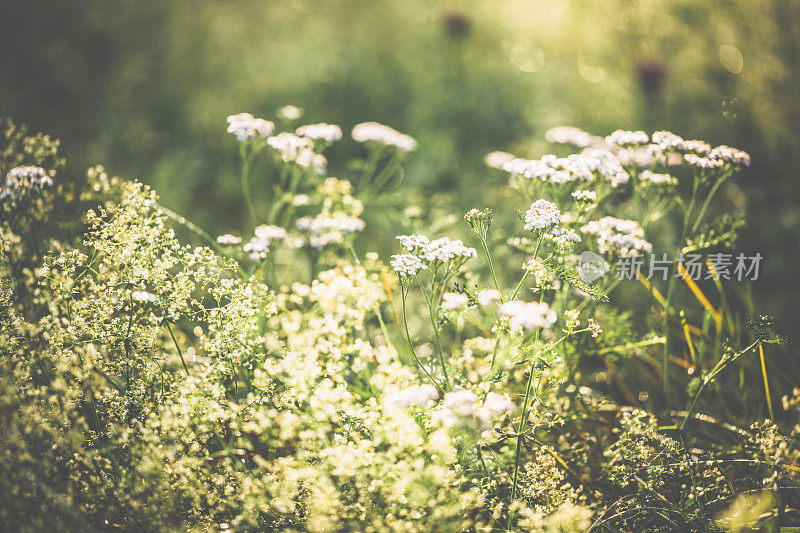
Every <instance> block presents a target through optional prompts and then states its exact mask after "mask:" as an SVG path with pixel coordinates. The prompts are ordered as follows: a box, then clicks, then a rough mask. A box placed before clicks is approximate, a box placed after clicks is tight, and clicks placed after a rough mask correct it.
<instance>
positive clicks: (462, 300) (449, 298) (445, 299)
mask: <svg viewBox="0 0 800 533" xmlns="http://www.w3.org/2000/svg"><path fill="white" fill-rule="evenodd" d="M468 302H469V297H468V296H467V295H466V294H464V293H461V292H446V293H444V294H442V309H445V310H447V311H454V310H456V309H461V308H462V307H466V305H467V303H468Z"/></svg>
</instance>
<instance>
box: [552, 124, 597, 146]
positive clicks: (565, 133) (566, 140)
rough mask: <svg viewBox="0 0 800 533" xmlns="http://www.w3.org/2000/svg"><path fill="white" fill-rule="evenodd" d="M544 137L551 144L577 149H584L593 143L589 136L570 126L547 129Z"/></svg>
mask: <svg viewBox="0 0 800 533" xmlns="http://www.w3.org/2000/svg"><path fill="white" fill-rule="evenodd" d="M544 136H545V138H546V139H547V140H548V141H549V142H551V143H558V144H572V145H574V146H577V147H578V148H586V147H587V146H589V145H590V144H592V142H593V139H592V136H591V135H589V134H588V133H586V132H585V131H582V130H581V129H579V128H575V127H572V126H558V127H556V128H552V129H549V130H547V133H545V134H544Z"/></svg>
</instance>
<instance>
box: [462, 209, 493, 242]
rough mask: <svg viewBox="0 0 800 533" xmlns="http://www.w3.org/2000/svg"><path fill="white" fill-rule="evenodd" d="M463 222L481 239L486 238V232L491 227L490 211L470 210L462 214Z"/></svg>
mask: <svg viewBox="0 0 800 533" xmlns="http://www.w3.org/2000/svg"><path fill="white" fill-rule="evenodd" d="M464 220H466V221H467V224H469V227H470V229H472V231H474V232H475V233H476V234H477V235H478V236H480V237H481V238H485V237H486V232H488V231H489V227H490V226H491V225H492V210H491V209H482V210H481V209H470V210H469V211H467V212H466V214H464Z"/></svg>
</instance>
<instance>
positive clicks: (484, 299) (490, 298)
mask: <svg viewBox="0 0 800 533" xmlns="http://www.w3.org/2000/svg"><path fill="white" fill-rule="evenodd" d="M502 299H503V296H502V295H501V294H500V291H498V290H497V289H483V290H482V291H480V292H479V293H478V304H479V305H480V306H481V307H487V306H490V305H492V304H493V303H495V302H499V301H500V300H502Z"/></svg>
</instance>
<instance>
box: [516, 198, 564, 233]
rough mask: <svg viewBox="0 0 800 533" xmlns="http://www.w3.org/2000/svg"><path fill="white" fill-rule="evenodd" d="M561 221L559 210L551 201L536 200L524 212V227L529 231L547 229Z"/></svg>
mask: <svg viewBox="0 0 800 533" xmlns="http://www.w3.org/2000/svg"><path fill="white" fill-rule="evenodd" d="M559 222H561V211H559V209H558V206H557V205H556V204H554V203H553V202H549V201H547V200H545V199H541V198H540V199H539V200H536V201H535V202H533V203H532V204H531V206H530V207H529V208H528V210H527V211H526V212H525V225H524V228H525V229H526V230H529V231H534V230H540V231H543V230H547V229H548V228H550V227H552V226H555V225H557V224H558V223H559Z"/></svg>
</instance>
